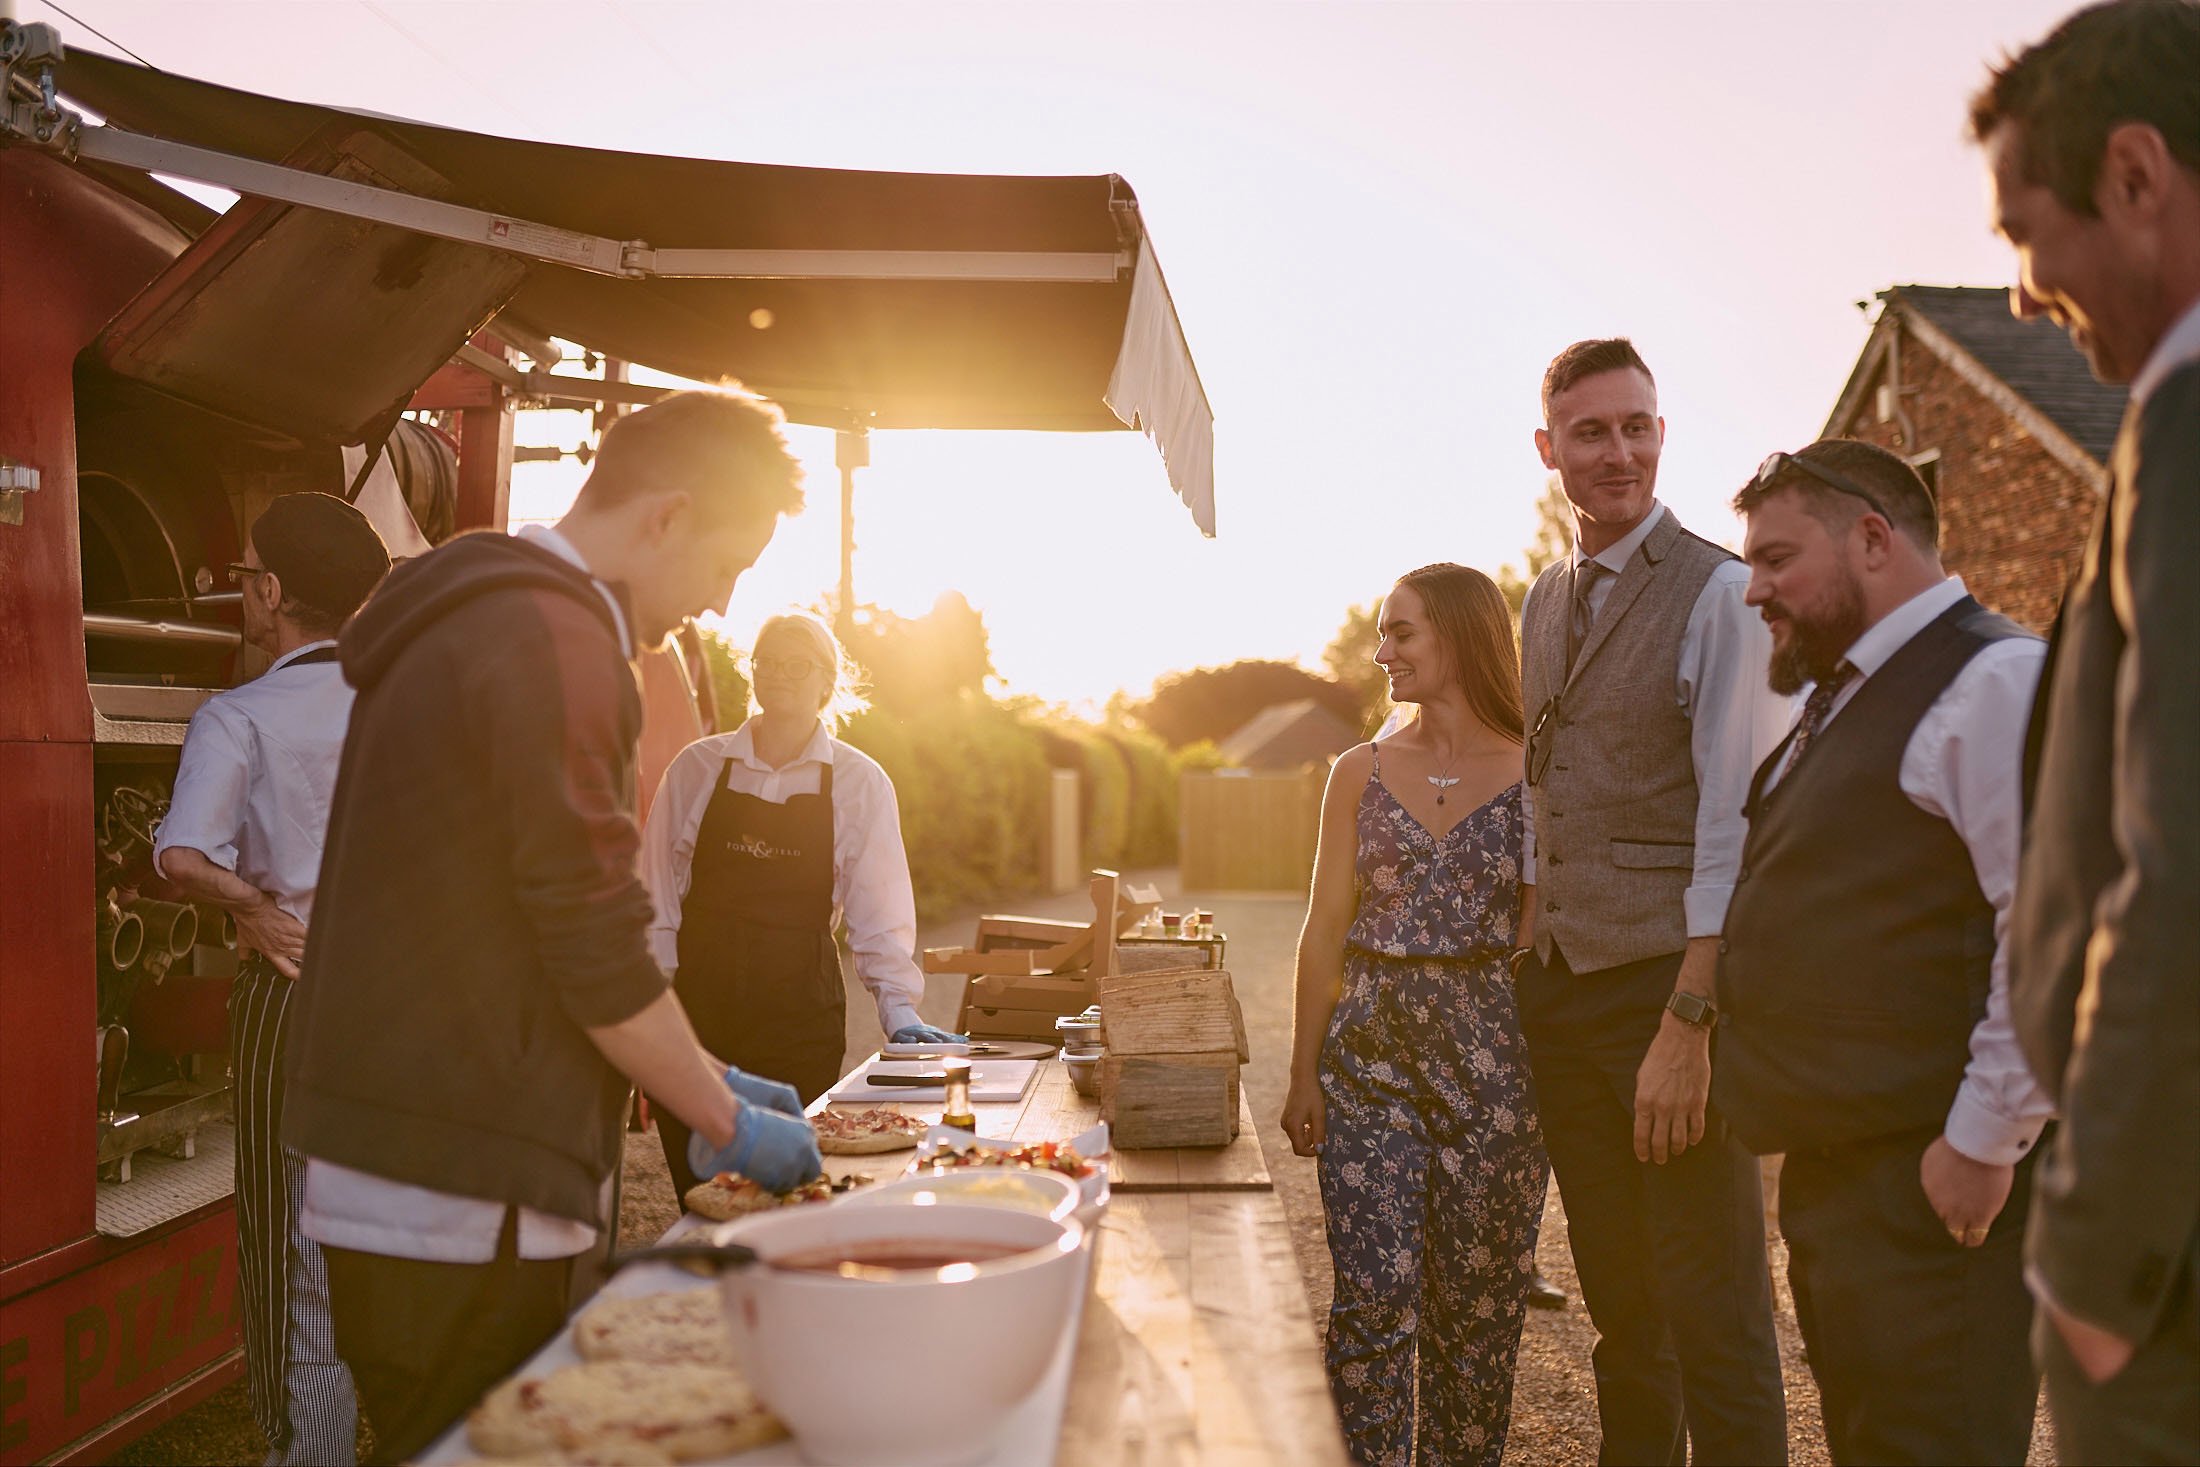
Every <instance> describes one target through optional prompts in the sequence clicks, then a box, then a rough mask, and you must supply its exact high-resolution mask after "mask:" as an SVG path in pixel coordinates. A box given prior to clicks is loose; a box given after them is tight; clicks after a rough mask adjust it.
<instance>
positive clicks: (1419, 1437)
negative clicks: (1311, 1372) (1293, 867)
mask: <svg viewBox="0 0 2200 1467" xmlns="http://www.w3.org/2000/svg"><path fill="white" fill-rule="evenodd" d="M1521 828H1522V812H1521V791H1520V786H1518V785H1514V786H1512V787H1511V788H1509V789H1506V790H1504V791H1503V792H1501V793H1499V794H1498V795H1496V796H1495V797H1493V798H1492V799H1491V800H1489V801H1488V802H1487V803H1486V804H1484V805H1482V806H1481V807H1480V808H1478V809H1476V810H1474V811H1472V812H1470V813H1469V814H1468V815H1467V816H1466V817H1465V818H1464V819H1462V820H1461V821H1460V822H1459V823H1458V825H1456V826H1454V827H1453V828H1452V829H1451V830H1450V831H1448V832H1446V833H1445V834H1444V835H1442V836H1440V837H1439V836H1436V835H1434V834H1432V833H1431V832H1430V831H1429V830H1428V829H1426V828H1425V827H1424V826H1422V824H1421V823H1420V822H1419V821H1418V820H1416V819H1415V818H1414V817H1413V816H1412V815H1411V814H1410V813H1409V812H1408V811H1407V810H1406V808H1405V807H1404V806H1403V805H1401V804H1400V803H1399V802H1398V799H1397V797H1396V796H1395V795H1393V794H1392V793H1391V792H1390V791H1389V789H1388V788H1387V787H1385V786H1384V784H1383V782H1382V766H1381V756H1380V754H1379V753H1378V755H1377V762H1376V768H1375V773H1374V774H1373V776H1371V777H1370V778H1369V780H1368V783H1367V789H1366V791H1365V792H1364V793H1363V794H1362V795H1361V797H1360V804H1359V810H1358V815H1357V820H1356V824H1355V835H1356V849H1355V856H1354V870H1355V874H1356V878H1357V880H1356V883H1355V885H1356V899H1357V910H1356V914H1355V918H1354V921H1353V924H1352V928H1351V932H1350V935H1349V936H1348V938H1347V940H1346V945H1345V963H1344V967H1345V972H1344V987H1343V991H1342V993H1341V994H1340V995H1339V998H1338V1002H1337V1008H1336V1012H1335V1013H1334V1015H1333V1016H1332V1017H1331V1019H1330V1022H1329V1031H1328V1034H1327V1036H1326V1038H1325V1040H1324V1042H1323V1046H1322V1054H1321V1086H1322V1094H1323V1098H1324V1101H1325V1110H1324V1115H1325V1119H1326V1139H1325V1140H1324V1142H1323V1145H1322V1150H1321V1156H1320V1160H1319V1163H1318V1170H1319V1174H1320V1180H1321V1191H1322V1206H1323V1211H1324V1213H1325V1214H1326V1217H1327V1222H1328V1232H1329V1252H1330V1258H1331V1260H1332V1264H1333V1266H1334V1269H1335V1274H1336V1289H1335V1294H1334V1297H1333V1302H1332V1304H1331V1306H1330V1311H1329V1331H1328V1338H1327V1343H1326V1348H1325V1352H1324V1358H1325V1362H1326V1364H1327V1366H1328V1371H1329V1383H1330V1390H1331V1392H1332V1394H1333V1395H1334V1396H1335V1398H1336V1402H1337V1410H1338V1414H1339V1416H1340V1417H1341V1418H1342V1420H1343V1423H1344V1429H1345V1437H1346V1441H1347V1443H1348V1445H1349V1446H1350V1448H1351V1450H1352V1454H1353V1457H1354V1458H1355V1460H1357V1461H1359V1462H1362V1463H1366V1464H1370V1467H1411V1464H1413V1463H1416V1462H1418V1463H1421V1464H1424V1467H1433V1464H1452V1463H1485V1462H1486V1463H1495V1462H1497V1460H1498V1459H1499V1458H1500V1457H1501V1456H1502V1455H1503V1454H1504V1449H1505V1431H1506V1427H1507V1424H1508V1423H1509V1421H1510V1419H1511V1414H1512V1383H1513V1363H1514V1360H1515V1358H1516V1357H1517V1356H1518V1354H1519V1349H1520V1331H1521V1327H1522V1324H1523V1323H1524V1321H1525V1318H1526V1307H1527V1294H1528V1286H1529V1284H1530V1282H1531V1281H1532V1280H1533V1279H1534V1276H1535V1244H1536V1235H1537V1232H1538V1231H1539V1230H1540V1228H1541V1226H1542V1220H1543V1195H1544V1184H1545V1178H1546V1176H1547V1173H1548V1163H1547V1162H1546V1160H1545V1158H1544V1154H1543V1140H1542V1133H1541V1131H1540V1129H1539V1128H1538V1126H1537V1122H1536V1113H1535V1096H1534V1092H1533V1089H1532V1087H1531V1084H1530V1081H1529V1076H1528V1058H1527V1051H1526V1048H1525V1046H1524V1045H1523V1043H1522V1041H1521V1037H1520V1020H1519V1015H1518V1013H1517V1011H1516V1009H1515V1007H1514V1004H1513V992H1512V981H1511V976H1510V974H1509V972H1508V970H1507V967H1506V962H1505V956H1506V954H1507V953H1508V952H1509V950H1510V949H1511V947H1512V944H1513V936H1514V933H1515V931H1516V929H1517V927H1518V923H1519V918H1520V895H1519V892H1520V888H1519V880H1520V846H1521Z"/></svg>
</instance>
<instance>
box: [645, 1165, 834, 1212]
mask: <svg viewBox="0 0 2200 1467" xmlns="http://www.w3.org/2000/svg"><path fill="white" fill-rule="evenodd" d="M833 1196H834V1183H833V1179H832V1178H830V1177H819V1178H817V1179H816V1180H815V1181H810V1182H804V1183H803V1184H802V1185H801V1186H799V1187H797V1188H795V1189H794V1190H793V1191H792V1192H774V1191H772V1190H771V1189H770V1188H769V1187H766V1186H763V1185H762V1184H761V1183H757V1182H752V1181H750V1180H749V1179H748V1178H747V1177H740V1176H735V1175H734V1174H733V1173H732V1172H720V1173H719V1174H718V1175H717V1176H715V1177H712V1178H711V1179H710V1180H709V1181H707V1182H697V1183H696V1184H695V1185H694V1186H692V1187H690V1188H688V1190H687V1195H686V1196H685V1197H682V1198H681V1199H680V1200H681V1201H682V1202H684V1203H686V1204H687V1209H688V1211H690V1212H692V1213H695V1214H696V1215H697V1216H699V1217H707V1218H709V1219H711V1220H712V1221H713V1222H729V1221H731V1220H732V1219H734V1218H737V1217H746V1216H748V1215H749V1214H750V1213H752V1212H762V1211H764V1210H765V1209H766V1208H772V1207H792V1206H795V1205H796V1204H798V1203H803V1202H830V1201H831V1200H832V1199H833Z"/></svg>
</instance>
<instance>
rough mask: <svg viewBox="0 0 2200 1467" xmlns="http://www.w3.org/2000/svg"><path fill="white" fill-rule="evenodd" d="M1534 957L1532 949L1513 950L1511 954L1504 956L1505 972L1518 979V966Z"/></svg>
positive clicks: (1520, 948) (1519, 948)
mask: <svg viewBox="0 0 2200 1467" xmlns="http://www.w3.org/2000/svg"><path fill="white" fill-rule="evenodd" d="M1534 956H1535V949H1534V948H1532V947H1516V948H1514V949H1513V950H1512V951H1511V952H1509V953H1507V954H1505V971H1506V972H1508V973H1510V974H1511V975H1512V976H1513V977H1515V978H1518V977H1519V976H1520V965H1521V964H1522V963H1524V962H1526V961H1527V960H1528V959H1530V958H1532V957H1534Z"/></svg>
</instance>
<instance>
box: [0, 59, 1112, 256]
mask: <svg viewBox="0 0 2200 1467" xmlns="http://www.w3.org/2000/svg"><path fill="white" fill-rule="evenodd" d="M48 74H49V75H50V72H49V73H48ZM41 100H42V99H40V100H30V99H23V100H18V99H17V98H15V97H13V96H10V97H8V98H6V99H5V100H4V105H0V145H6V144H10V143H15V144H28V145H30V146H33V147H39V148H43V149H45V150H46V151H49V152H54V153H59V154H60V155H61V156H62V157H64V158H66V159H68V160H69V161H71V162H74V161H76V160H78V159H80V158H81V159H89V160H91V161H93V162H99V163H110V164H114V165H117V166H119V167H123V168H133V169H136V170H138V171H140V172H143V173H165V174H170V175H172V176H174V177H177V178H188V179H192V180H194V181H196V182H199V183H206V184H212V185H214V186H215V187H217V188H226V189H231V190H233V191H235V192H237V193H240V194H250V195H252V196H253V197H255V198H263V199H274V200H277V201H279V202H282V203H286V204H297V205H301V206H303V207H305V208H309V209H320V210H323V211H325V212H328V213H331V214H341V215H344V216H346V217H348V218H353V219H365V220H368V221H370V222H373V223H377V224H389V225H394V226H396V227H397V228H400V229H408V230H411V231H412V232H414V233H415V234H426V235H433V236H435V237H436V238H439V239H449V240H456V241H458V242H459V243H461V244H470V245H479V246H481V247H483V248H485V249H492V250H501V251H503V252H504V253H506V254H511V255H519V256H521V257H523V258H525V259H530V260H538V261H542V262H545V263H547V264H552V265H564V266H566V267H568V268H569V269H574V270H584V271H587V272H589V273H590V274H594V275H610V276H621V277H625V278H627V279H634V280H644V279H697V280H989V281H1011V282H1015V281H1033V282H1057V283H1059V282H1070V283H1077V282H1083V283H1089V284H1113V283H1114V282H1115V281H1116V279H1117V278H1118V276H1119V275H1120V273H1121V272H1122V271H1124V270H1127V269H1129V268H1131V266H1132V265H1133V264H1134V263H1135V255H1133V254H1132V253H1131V252H1129V251H1095V252H1082V251H1049V250H701V249H663V250H660V249H656V248H653V247H652V246H651V245H650V244H649V243H648V242H647V241H644V240H617V239H611V238H608V237H606V236H604V235H597V234H584V233H581V232H580V231H578V230H571V229H560V228H558V227H557V226H556V225H552V224H538V223H536V222H534V221H532V220H528V219H517V218H513V217H512V216H510V215H505V214H496V213H492V212H490V211H488V210H486V209H473V208H468V207H466V206H465V205H462V204H451V203H445V202H444V201H443V200H441V199H425V198H421V197H420V196H418V195H416V194H409V193H405V192H403V191H401V190H397V189H386V188H376V187H374V186H373V185H371V184H364V183H351V182H347V181H345V180H343V179H339V178H331V177H329V176H327V175H326V174H321V173H310V172H307V171H306V170H304V169H301V168H286V167H284V166H283V165H281V164H279V163H263V162H261V161H260V160H259V159H257V158H245V157H240V156H238V155H237V154H234V153H224V152H220V151H218V150H216V149H213V148H201V147H197V146H195V145H193V144H190V143H180V142H175V141H173V140H171V139H167V138H157V137H153V136H150V135H148V134H145V133H135V132H129V131H127V130H125V129H123V128H118V127H110V126H104V125H98V124H93V125H89V126H87V125H86V124H85V123H84V120H83V118H82V117H81V116H80V115H79V114H77V113H75V112H72V111H69V110H68V109H67V108H59V109H58V123H57V120H56V116H55V111H56V109H51V108H48V107H45V106H42V105H41Z"/></svg>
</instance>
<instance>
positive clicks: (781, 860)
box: [658, 759, 848, 1193]
mask: <svg viewBox="0 0 2200 1467" xmlns="http://www.w3.org/2000/svg"><path fill="white" fill-rule="evenodd" d="M731 766H732V761H731V760H730V759H729V760H728V761H727V769H726V771H722V772H721V773H720V775H719V777H718V782H717V785H716V787H715V788H714V790H713V792H712V794H711V797H710V804H709V806H708V807H707V808H705V810H704V811H703V823H702V825H701V826H700V827H699V828H698V829H697V830H696V832H695V857H694V862H693V864H692V866H691V867H690V870H689V877H688V892H687V899H686V900H685V901H684V902H682V903H681V906H680V942H679V962H680V967H679V972H678V974H677V976H676V977H675V978H674V980H673V985H672V987H673V992H675V993H677V994H678V995H679V996H680V1003H681V1005H682V1007H684V1008H685V1009H686V1010H687V1014H688V1019H689V1022H691V1023H693V1024H694V1026H695V1033H696V1036H697V1037H698V1038H699V1039H701V1040H702V1042H703V1047H704V1048H705V1049H707V1050H709V1051H710V1052H711V1053H712V1054H714V1055H716V1056H718V1057H719V1058H720V1059H722V1060H724V1061H725V1062H726V1063H728V1064H732V1065H739V1066H740V1067H741V1068H742V1069H744V1070H747V1071H749V1072H750V1073H751V1074H757V1075H767V1076H769V1077H771V1078H772V1079H774V1080H784V1081H786V1082H787V1083H788V1084H790V1085H792V1086H794V1088H795V1089H796V1090H797V1091H798V1092H800V1093H801V1096H802V1100H803V1103H804V1104H808V1103H809V1102H810V1101H812V1100H814V1099H816V1098H817V1097H818V1096H819V1095H822V1094H823V1093H824V1092H825V1091H827V1090H829V1089H830V1088H832V1084H833V1082H834V1081H835V1080H837V1079H839V1078H840V1062H841V1056H842V1054H843V1052H844V1050H845V1048H846V1040H847V1029H848V1015H847V1007H848V998H847V990H846V989H845V988H844V987H843V986H842V983H841V976H840V951H839V947H838V946H837V944H836V943H835V942H834V940H833V766H832V765H830V764H826V765H824V766H822V767H821V768H820V769H819V771H818V787H817V793H816V794H814V795H794V796H792V797H790V798H789V799H788V800H787V801H786V803H784V804H779V805H775V804H772V803H771V802H770V801H769V800H765V799H762V798H760V797H758V796H756V795H748V794H741V793H739V792H737V791H735V790H731V789H728V788H727V787H726V778H727V774H728V773H730V771H731ZM658 1130H659V1133H660V1135H661V1137H662V1139H663V1142H664V1148H665V1159H666V1161H667V1162H668V1163H670V1164H671V1167H672V1176H673V1181H674V1184H675V1185H676V1186H677V1187H678V1188H679V1189H680V1191H681V1192H682V1193H685V1192H686V1191H687V1189H688V1188H689V1187H690V1186H692V1185H694V1178H693V1177H692V1176H690V1174H689V1172H688V1167H687V1140H688V1131H687V1127H685V1126H683V1125H681V1124H680V1122H679V1121H678V1120H677V1119H675V1118H674V1117H673V1116H672V1115H671V1114H670V1113H669V1112H665V1111H663V1110H662V1109H661V1108H660V1110H659V1113H658Z"/></svg>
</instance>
